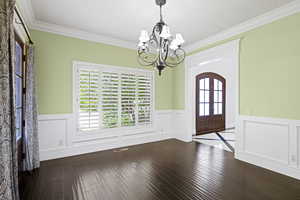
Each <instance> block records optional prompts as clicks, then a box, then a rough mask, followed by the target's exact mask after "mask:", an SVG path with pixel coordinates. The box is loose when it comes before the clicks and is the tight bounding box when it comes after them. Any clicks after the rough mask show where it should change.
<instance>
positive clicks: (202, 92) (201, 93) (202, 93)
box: [199, 90, 204, 103]
mask: <svg viewBox="0 0 300 200" xmlns="http://www.w3.org/2000/svg"><path fill="white" fill-rule="evenodd" d="M199 101H200V102H199V103H203V102H204V90H200V96H199Z"/></svg>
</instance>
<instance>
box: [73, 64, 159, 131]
mask: <svg viewBox="0 0 300 200" xmlns="http://www.w3.org/2000/svg"><path fill="white" fill-rule="evenodd" d="M73 80H74V83H73V87H74V99H73V101H74V102H73V104H74V105H73V109H74V111H73V112H74V114H75V124H76V130H77V134H79V135H87V134H96V135H98V134H102V135H106V136H108V137H109V135H110V134H111V135H112V136H113V135H124V134H128V135H130V134H138V133H140V132H141V133H142V132H147V131H150V130H153V127H154V122H153V115H154V73H153V71H151V70H144V69H137V68H128V67H115V66H109V65H100V64H93V63H86V62H77V61H75V62H73Z"/></svg>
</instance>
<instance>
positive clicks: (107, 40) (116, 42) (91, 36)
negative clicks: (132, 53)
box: [30, 20, 137, 50]
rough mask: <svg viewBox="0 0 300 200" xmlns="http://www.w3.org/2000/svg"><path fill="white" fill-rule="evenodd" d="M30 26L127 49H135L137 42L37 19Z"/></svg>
mask: <svg viewBox="0 0 300 200" xmlns="http://www.w3.org/2000/svg"><path fill="white" fill-rule="evenodd" d="M30 28H31V29H34V30H39V31H44V32H48V33H54V34H59V35H63V36H67V37H73V38H78V39H81V40H87V41H92V42H97V43H102V44H107V45H113V46H117V47H123V48H127V49H134V50H136V48H137V44H136V43H133V42H129V41H125V40H120V39H116V38H113V37H109V36H105V35H100V34H95V33H91V32H86V31H82V30H79V29H75V28H69V27H64V26H60V25H56V24H50V23H46V22H42V21H39V20H34V21H32V23H31V24H30Z"/></svg>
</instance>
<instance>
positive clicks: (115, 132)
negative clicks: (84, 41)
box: [72, 61, 156, 142]
mask: <svg viewBox="0 0 300 200" xmlns="http://www.w3.org/2000/svg"><path fill="white" fill-rule="evenodd" d="M72 68H73V83H72V85H73V114H74V126H75V138H76V141H78V142H81V141H87V140H94V139H99V138H106V137H111V136H117V137H120V136H124V135H135V134H139V133H149V132H153V131H154V130H155V127H156V124H155V80H154V77H155V74H154V71H153V70H147V69H136V68H130V67H120V66H112V65H103V64H96V63H88V62H82V61H73V66H72ZM79 68H88V69H91V68H92V69H98V70H99V71H102V70H104V71H106V70H107V71H113V72H117V73H119V72H126V71H127V72H130V73H134V74H141V75H146V76H151V78H152V80H151V82H152V83H151V109H152V112H151V124H149V125H136V126H134V127H120V124H119V125H118V127H117V128H111V129H98V130H95V131H93V132H84V133H83V132H80V131H79V130H78V129H77V121H78V113H77V108H78V98H79V97H78V92H77V88H76V84H75V83H77V82H78V81H77V78H78V77H77V74H78V69H79ZM119 123H120V121H119Z"/></svg>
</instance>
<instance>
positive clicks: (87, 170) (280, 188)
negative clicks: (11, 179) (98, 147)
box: [22, 140, 300, 200]
mask: <svg viewBox="0 0 300 200" xmlns="http://www.w3.org/2000/svg"><path fill="white" fill-rule="evenodd" d="M23 188H24V191H23V197H22V200H23V199H24V200H73V199H74V200H86V199H88V200H165V199H168V200H179V199H180V200H182V199H184V200H185V199H189V200H192V199H193V200H196V199H201V200H202V199H203V200H271V199H272V200H297V199H300V181H298V180H295V179H292V178H290V177H286V176H283V175H280V174H277V173H274V172H271V171H268V170H265V169H262V168H259V167H256V166H253V165H250V164H247V163H244V162H241V161H238V160H235V159H234V156H233V154H232V153H230V152H226V151H223V150H220V149H217V148H214V147H211V146H207V145H204V144H199V143H183V142H180V141H177V140H168V141H163V142H156V143H150V144H144V145H137V146H132V147H129V149H128V150H127V151H120V152H116V151H114V150H109V151H103V152H97V153H91V154H86V155H81V156H74V157H69V158H64V159H57V160H52V161H45V162H42V163H41V168H40V170H38V171H36V172H35V173H34V174H33V175H26V176H25V185H24V187H23Z"/></svg>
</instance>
